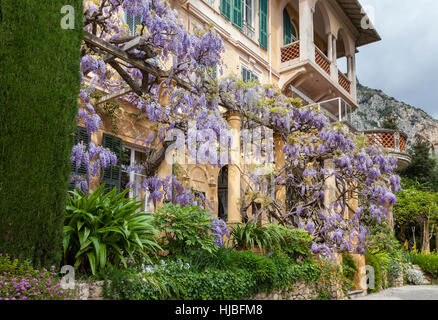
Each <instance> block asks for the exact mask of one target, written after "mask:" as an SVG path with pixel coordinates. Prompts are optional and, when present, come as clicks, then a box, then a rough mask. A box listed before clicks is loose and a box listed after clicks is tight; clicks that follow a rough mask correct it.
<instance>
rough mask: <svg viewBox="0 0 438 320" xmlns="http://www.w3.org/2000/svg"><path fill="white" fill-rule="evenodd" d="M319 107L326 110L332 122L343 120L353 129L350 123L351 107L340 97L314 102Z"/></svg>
mask: <svg viewBox="0 0 438 320" xmlns="http://www.w3.org/2000/svg"><path fill="white" fill-rule="evenodd" d="M316 105H318V106H319V107H320V108H321V109H323V110H325V111H327V115H328V117H329V118H330V120H331V121H332V122H344V123H346V124H347V125H348V126H349V127H350V128H352V129H354V130H355V128H354V127H353V125H352V123H351V113H352V111H353V109H352V107H351V106H350V105H349V104H348V103H347V102H346V101H345V100H344V99H342V98H340V97H339V98H334V99H330V100H325V101H321V102H318V103H316Z"/></svg>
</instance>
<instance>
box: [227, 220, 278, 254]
mask: <svg viewBox="0 0 438 320" xmlns="http://www.w3.org/2000/svg"><path fill="white" fill-rule="evenodd" d="M230 234H231V238H232V241H233V245H234V247H235V248H237V249H252V248H254V247H258V248H260V249H262V250H263V249H264V250H272V249H273V248H275V247H278V246H280V244H281V241H282V240H283V234H282V231H281V230H280V227H279V226H278V225H277V224H270V225H266V226H261V225H258V224H257V222H249V223H236V224H234V225H233V227H232V229H231V232H230Z"/></svg>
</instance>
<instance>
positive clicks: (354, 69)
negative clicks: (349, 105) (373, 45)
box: [350, 48, 357, 101]
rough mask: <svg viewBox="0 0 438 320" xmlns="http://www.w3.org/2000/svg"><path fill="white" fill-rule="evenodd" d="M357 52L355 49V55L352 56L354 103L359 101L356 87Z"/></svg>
mask: <svg viewBox="0 0 438 320" xmlns="http://www.w3.org/2000/svg"><path fill="white" fill-rule="evenodd" d="M355 50H356V49H354V48H353V54H352V56H351V78H350V81H351V95H352V96H353V98H354V101H357V90H356V86H357V81H356V54H355Z"/></svg>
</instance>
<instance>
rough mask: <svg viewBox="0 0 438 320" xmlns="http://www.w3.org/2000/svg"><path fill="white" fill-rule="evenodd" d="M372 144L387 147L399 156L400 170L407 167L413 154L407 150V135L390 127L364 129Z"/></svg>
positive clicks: (393, 154)
mask: <svg viewBox="0 0 438 320" xmlns="http://www.w3.org/2000/svg"><path fill="white" fill-rule="evenodd" d="M363 134H364V135H365V136H366V137H367V139H368V143H370V144H371V145H375V146H379V147H383V148H385V149H386V150H387V151H389V153H390V154H391V155H392V156H394V157H396V158H397V166H398V170H402V169H404V168H406V167H407V166H408V165H409V163H410V162H411V156H410V155H409V154H408V153H407V152H406V142H407V135H406V134H405V133H403V132H399V131H394V130H390V129H375V130H366V131H363Z"/></svg>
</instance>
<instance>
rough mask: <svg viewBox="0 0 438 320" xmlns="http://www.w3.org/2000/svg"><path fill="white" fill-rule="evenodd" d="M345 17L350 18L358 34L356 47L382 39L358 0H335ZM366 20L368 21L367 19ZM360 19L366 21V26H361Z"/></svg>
mask: <svg viewBox="0 0 438 320" xmlns="http://www.w3.org/2000/svg"><path fill="white" fill-rule="evenodd" d="M336 1H337V2H338V4H339V6H340V7H341V8H342V10H343V11H344V12H345V14H346V15H347V17H348V18H349V19H350V20H351V22H352V23H353V25H354V27H355V28H356V29H357V31H358V33H359V35H358V37H357V39H356V47H360V46H364V45H367V44H370V43H373V42H377V41H380V40H382V38H381V37H380V35H379V34H378V33H377V31H376V29H375V27H374V26H373V24H372V23H371V20H369V19H368V16H367V14H366V12H365V10H364V9H363V7H362V5H361V4H360V2H359V0H336ZM364 17H365V18H364ZM367 20H368V21H367ZM362 21H365V22H366V28H363V27H362V23H363V22H362Z"/></svg>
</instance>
